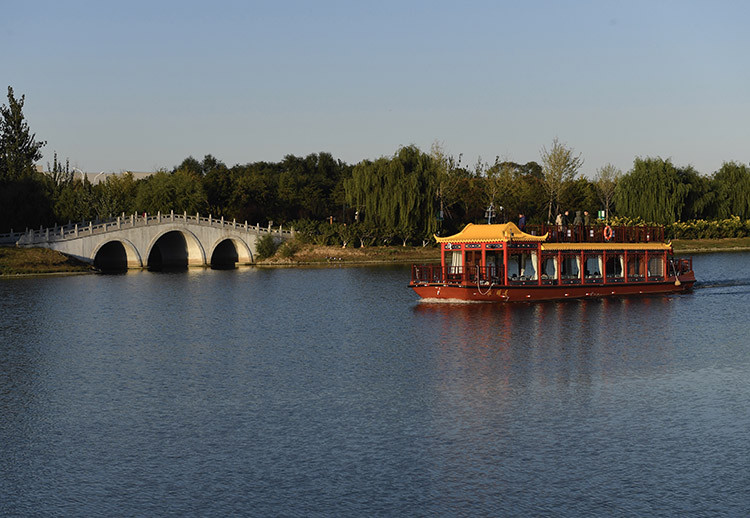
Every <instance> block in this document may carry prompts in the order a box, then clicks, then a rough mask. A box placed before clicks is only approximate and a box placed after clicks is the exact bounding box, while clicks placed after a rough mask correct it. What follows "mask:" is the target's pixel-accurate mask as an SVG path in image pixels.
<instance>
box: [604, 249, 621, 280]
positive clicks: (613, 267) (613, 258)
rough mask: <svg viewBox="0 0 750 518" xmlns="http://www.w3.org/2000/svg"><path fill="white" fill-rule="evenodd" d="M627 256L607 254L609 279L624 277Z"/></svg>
mask: <svg viewBox="0 0 750 518" xmlns="http://www.w3.org/2000/svg"><path fill="white" fill-rule="evenodd" d="M624 264H625V258H624V256H623V254H615V255H613V254H607V264H606V272H607V279H622V278H623V271H624Z"/></svg>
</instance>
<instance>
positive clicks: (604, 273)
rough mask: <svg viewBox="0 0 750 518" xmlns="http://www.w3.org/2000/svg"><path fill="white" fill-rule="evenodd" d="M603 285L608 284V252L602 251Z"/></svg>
mask: <svg viewBox="0 0 750 518" xmlns="http://www.w3.org/2000/svg"><path fill="white" fill-rule="evenodd" d="M602 284H607V251H606V250H602Z"/></svg>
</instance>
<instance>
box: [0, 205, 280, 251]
mask: <svg viewBox="0 0 750 518" xmlns="http://www.w3.org/2000/svg"><path fill="white" fill-rule="evenodd" d="M174 222H182V223H186V224H188V223H189V224H193V225H203V226H210V227H214V228H222V229H233V230H239V231H244V232H255V233H256V234H275V235H279V236H281V237H291V236H292V235H293V234H294V229H293V228H292V229H289V230H286V229H284V228H283V227H282V226H281V225H279V226H278V227H276V228H274V227H272V226H271V224H270V223H269V225H268V226H267V227H261V226H260V224H259V223H256V224H255V225H248V223H247V221H245V222H244V223H237V221H236V220H232V221H229V220H225V219H224V218H223V217H221V218H214V217H213V216H211V215H210V214H209V215H208V217H204V216H201V215H200V213H196V214H195V215H192V214H187V213H186V212H183V213H182V214H175V213H174V211H172V212H170V213H169V214H162V213H161V212H158V213H156V214H148V213H145V212H144V213H143V214H137V213H133V214H129V215H126V214H125V213H122V214H121V215H120V216H117V217H115V218H109V219H107V220H105V221H80V222H78V223H70V222H69V223H68V224H66V225H59V226H58V225H57V224H56V225H54V226H53V227H47V228H43V227H39V230H32V229H27V230H26V231H25V232H10V233H7V234H0V244H3V245H13V244H18V245H26V246H28V245H35V244H43V243H50V242H57V241H65V240H68V239H77V238H80V237H86V236H92V235H94V234H104V233H107V232H113V231H117V230H122V229H128V228H137V227H146V226H152V225H163V224H169V223H174Z"/></svg>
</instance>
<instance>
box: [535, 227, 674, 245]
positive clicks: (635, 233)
mask: <svg viewBox="0 0 750 518" xmlns="http://www.w3.org/2000/svg"><path fill="white" fill-rule="evenodd" d="M524 232H526V233H527V234H532V235H535V236H543V235H545V234H547V242H548V243H610V242H611V243H650V242H654V241H655V242H664V227H661V226H648V225H633V226H630V225H619V226H609V225H548V224H542V225H526V228H525V229H524Z"/></svg>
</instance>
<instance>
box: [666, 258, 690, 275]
mask: <svg viewBox="0 0 750 518" xmlns="http://www.w3.org/2000/svg"><path fill="white" fill-rule="evenodd" d="M692 271H693V258H692V257H686V258H677V257H675V258H673V259H670V261H669V266H668V272H669V274H670V275H674V276H675V277H677V276H680V275H684V274H686V273H690V272H692Z"/></svg>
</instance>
